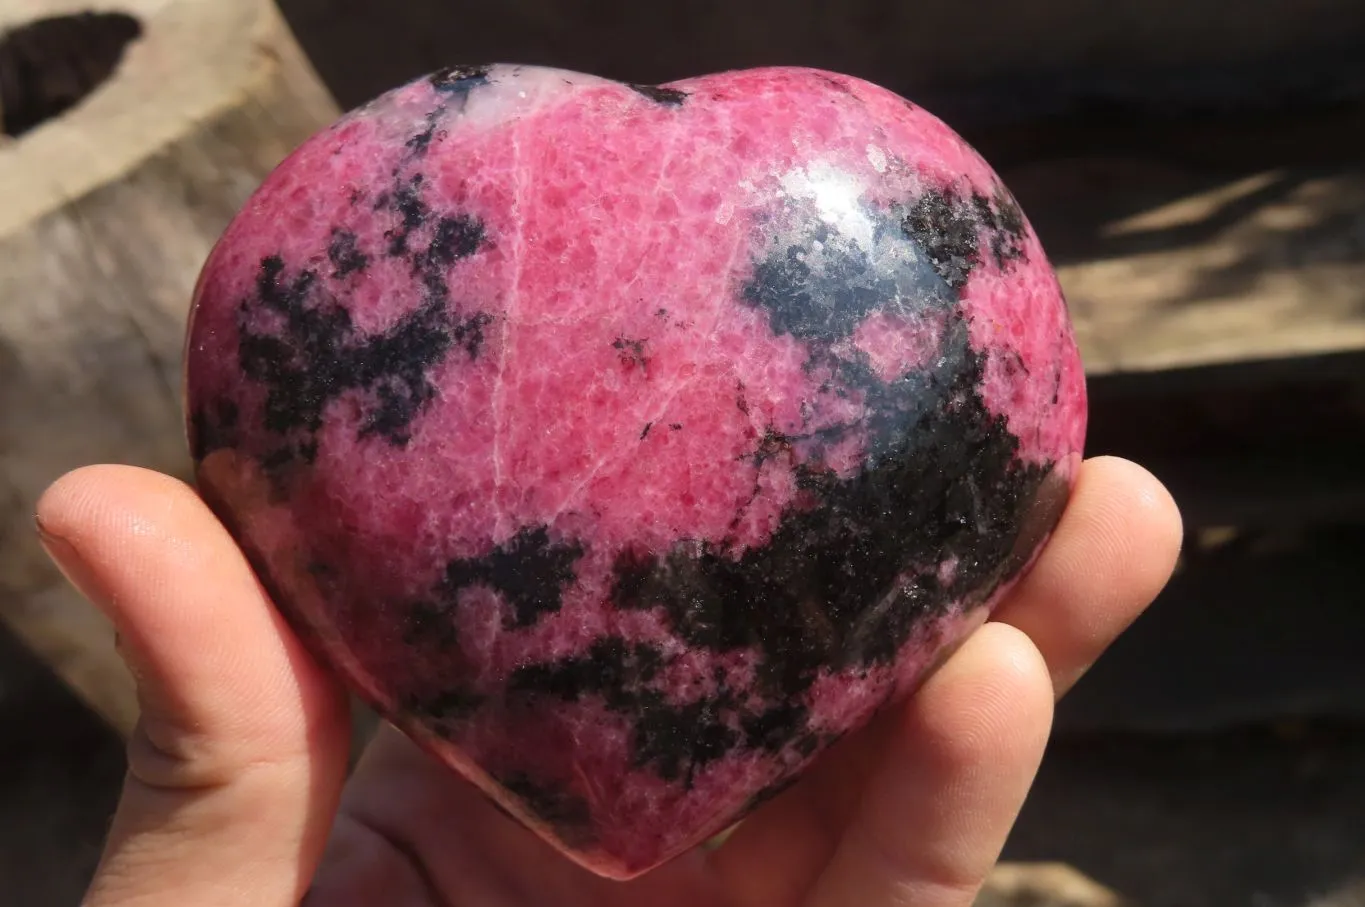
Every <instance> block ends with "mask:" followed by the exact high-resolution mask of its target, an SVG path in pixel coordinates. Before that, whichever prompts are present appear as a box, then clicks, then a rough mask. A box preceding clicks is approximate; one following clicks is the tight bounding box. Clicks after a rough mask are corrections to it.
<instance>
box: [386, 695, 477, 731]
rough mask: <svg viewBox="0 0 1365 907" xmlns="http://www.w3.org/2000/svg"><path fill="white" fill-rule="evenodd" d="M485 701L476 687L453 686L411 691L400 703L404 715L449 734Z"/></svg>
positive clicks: (429, 727)
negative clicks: (437, 690) (425, 690)
mask: <svg viewBox="0 0 1365 907" xmlns="http://www.w3.org/2000/svg"><path fill="white" fill-rule="evenodd" d="M484 701H485V699H484V697H483V696H481V695H480V694H478V693H476V692H474V691H473V690H469V689H465V688H463V687H451V688H448V689H444V690H441V691H440V692H438V693H414V694H410V695H408V696H407V697H405V698H404V699H403V700H402V701H401V702H399V704H398V707H399V709H400V710H401V711H402V713H403V714H404V715H407V716H409V717H412V718H416V719H419V720H420V721H421V722H422V724H423V726H425V727H426V728H428V729H430V730H433V731H435V732H436V733H438V734H441V735H442V736H445V737H447V738H449V737H452V736H454V735H455V734H456V732H457V730H458V728H459V727H460V725H461V724H462V723H463V722H465V721H467V720H468V719H469V717H470V716H471V715H473V714H474V713H475V712H476V711H477V710H478V709H479V707H480V706H481V705H483V703H484Z"/></svg>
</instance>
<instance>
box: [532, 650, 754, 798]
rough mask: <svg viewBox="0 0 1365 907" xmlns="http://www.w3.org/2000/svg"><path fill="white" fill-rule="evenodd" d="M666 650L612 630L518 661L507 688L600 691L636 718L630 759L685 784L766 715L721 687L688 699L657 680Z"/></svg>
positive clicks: (558, 693) (547, 692) (562, 695)
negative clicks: (582, 644)
mask: <svg viewBox="0 0 1365 907" xmlns="http://www.w3.org/2000/svg"><path fill="white" fill-rule="evenodd" d="M663 666H664V656H663V653H662V652H660V651H659V650H658V649H657V648H654V647H653V646H650V645H647V644H643V643H631V642H626V641H624V640H622V639H619V638H616V637H608V638H605V639H599V640H596V641H595V642H594V643H593V644H592V645H591V646H590V647H589V648H588V651H587V652H586V653H584V654H582V655H574V656H569V657H566V658H563V659H560V660H558V661H554V662H549V663H533V664H528V665H523V666H522V667H521V668H519V669H517V671H516V672H515V673H514V674H513V675H512V678H511V681H510V682H509V685H508V686H509V689H510V690H511V691H512V692H513V693H514V694H519V695H522V696H527V695H530V696H549V697H552V698H555V699H560V700H563V701H566V702H577V701H578V700H580V699H581V698H582V697H585V696H596V697H599V698H600V699H601V700H602V702H603V704H604V705H606V707H607V708H609V709H611V710H613V711H616V712H618V713H620V714H622V715H624V716H626V717H628V718H630V719H631V720H632V722H633V737H632V745H633V762H634V764H635V766H636V767H638V768H650V769H652V770H653V771H654V772H655V773H656V774H657V775H658V776H659V777H660V778H663V779H664V780H666V781H677V782H681V783H683V784H684V785H690V784H691V783H692V778H693V775H694V774H695V772H696V771H697V770H698V769H699V768H702V767H704V766H706V765H707V764H709V763H711V762H714V761H716V760H717V759H720V758H723V757H724V756H725V755H726V754H728V753H730V752H731V751H733V750H734V749H735V748H736V747H738V746H740V745H742V744H743V742H744V736H743V733H742V732H741V730H740V728H741V726H743V724H744V722H746V721H760V722H761V721H762V720H763V719H762V718H761V717H759V716H757V715H754V714H752V713H750V712H748V711H746V710H745V709H744V708H743V707H742V706H741V705H740V703H738V702H737V701H736V700H735V698H734V697H733V695H732V694H731V693H730V692H729V691H728V690H725V689H723V688H722V689H721V690H719V691H718V692H717V693H715V694H713V695H710V696H703V697H701V698H698V699H695V700H693V701H691V702H686V703H681V704H679V703H674V702H671V701H670V700H669V699H668V697H667V696H665V694H664V691H663V690H661V689H660V688H659V687H658V681H659V680H660V672H661V670H662V668H663Z"/></svg>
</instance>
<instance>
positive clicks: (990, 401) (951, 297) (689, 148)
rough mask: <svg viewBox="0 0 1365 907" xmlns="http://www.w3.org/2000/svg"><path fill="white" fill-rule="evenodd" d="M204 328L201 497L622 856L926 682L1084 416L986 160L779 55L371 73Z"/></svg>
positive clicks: (316, 610)
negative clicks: (697, 74) (581, 67)
mask: <svg viewBox="0 0 1365 907" xmlns="http://www.w3.org/2000/svg"><path fill="white" fill-rule="evenodd" d="M187 354H188V355H187V410H188V416H189V421H190V439H191V444H192V447H193V449H194V454H195V457H196V461H197V464H198V475H199V481H200V485H201V488H202V489H203V491H204V493H205V496H206V498H207V499H208V500H209V501H210V503H212V504H213V506H214V507H215V509H216V510H217V512H218V513H219V514H220V515H221V516H222V518H223V519H224V521H225V522H226V523H227V524H228V525H229V527H230V528H231V529H232V531H233V532H234V534H235V535H236V537H237V538H238V540H239V541H240V542H241V543H242V545H243V548H244V549H245V550H246V551H247V553H248V555H249V556H250V557H251V558H252V561H253V564H254V565H255V566H256V568H257V570H258V571H259V572H260V574H261V576H262V578H263V580H264V581H265V582H266V584H267V585H268V587H269V588H270V589H271V592H272V594H273V595H274V597H275V598H276V601H277V603H278V604H279V606H280V607H281V609H282V610H283V611H284V612H285V614H286V615H287V616H288V617H289V618H290V620H291V622H292V623H293V624H294V625H295V627H296V628H297V629H298V630H299V631H300V632H301V633H302V634H303V635H304V636H305V638H307V639H308V640H309V642H310V644H311V645H312V646H313V649H314V651H315V652H317V653H318V655H319V657H321V658H323V659H325V660H326V661H327V662H329V663H330V664H331V665H333V666H334V667H335V668H336V669H337V670H338V671H339V672H340V673H341V674H342V675H343V676H344V677H345V678H346V679H347V681H348V682H349V683H350V684H351V685H352V686H353V687H354V688H355V689H356V690H357V691H358V692H360V693H362V694H363V695H364V696H365V697H366V698H367V699H368V700H370V701H371V702H372V703H374V704H375V705H376V706H377V707H378V708H379V709H380V710H381V711H382V712H383V713H384V714H385V715H386V716H387V717H389V718H390V719H391V720H393V721H394V722H395V723H396V724H397V725H398V726H399V727H401V728H403V729H404V730H406V731H407V732H408V733H409V734H410V735H411V736H412V737H413V738H414V739H415V740H417V741H418V742H419V743H420V744H422V745H423V746H424V747H425V748H426V749H428V750H429V751H430V752H432V753H433V754H434V755H436V756H437V757H438V758H441V759H442V760H443V761H445V762H446V763H447V764H449V765H450V766H452V767H453V768H455V769H456V770H458V771H460V772H461V773H462V774H464V775H465V776H466V777H468V778H470V779H471V780H472V781H474V782H475V783H476V784H478V785H479V786H480V787H481V788H483V789H484V790H485V791H486V792H487V793H488V794H489V795H490V796H492V797H493V798H494V799H496V800H498V801H499V802H500V803H502V804H503V805H504V806H505V807H506V808H507V809H508V810H509V811H510V812H512V813H513V814H514V815H516V816H517V817H518V818H520V819H521V820H522V821H523V822H525V823H526V824H528V825H529V826H531V827H532V828H534V829H535V830H536V831H537V832H538V833H540V834H542V835H544V836H545V837H546V838H547V839H549V840H550V841H551V842H552V843H554V844H556V846H558V847H560V848H561V849H563V850H564V851H565V852H566V854H568V855H569V856H570V857H572V858H574V859H576V860H578V861H579V862H581V863H583V864H584V865H586V866H588V867H589V868H591V869H593V870H594V871H597V872H600V873H602V874H605V875H610V876H614V877H618V878H625V877H629V876H632V875H635V874H638V873H639V872H642V871H644V870H647V869H649V868H650V867H652V866H654V865H657V864H658V863H660V862H662V861H663V860H666V859H668V858H670V857H672V856H674V855H676V854H677V853H679V852H681V851H683V850H685V849H687V848H688V847H690V846H692V845H695V844H696V843H698V842H699V841H701V840H703V839H704V838H706V837H707V836H709V835H710V834H712V833H714V832H716V831H718V830H720V829H721V828H723V827H724V826H726V825H728V824H729V823H731V822H732V821H734V820H735V819H736V818H737V817H738V816H740V815H742V814H743V813H744V812H745V811H746V810H748V809H750V808H752V807H753V806H754V805H755V804H756V803H757V802H758V801H760V800H761V799H762V798H764V797H766V796H768V795H769V794H771V793H773V792H775V791H776V790H778V789H779V788H780V787H781V786H783V785H784V784H786V783H789V782H790V780H792V779H793V778H794V777H796V776H797V774H798V773H799V772H800V770H801V769H802V768H804V766H805V765H807V764H808V763H809V762H810V761H811V760H812V759H814V758H815V757H816V756H818V754H819V753H820V752H821V751H823V750H824V749H825V748H826V747H827V746H828V745H829V744H830V743H831V742H833V741H834V740H836V739H838V738H839V737H840V736H842V735H843V734H845V733H847V732H849V731H851V730H854V729H856V728H857V727H859V726H861V725H862V724H863V723H865V722H866V720H867V719H868V718H869V717H870V716H871V715H872V714H873V713H874V712H875V711H876V710H877V709H878V708H881V707H883V706H884V705H885V704H886V703H887V702H889V701H892V700H894V699H895V698H897V697H899V696H901V695H904V694H905V693H907V692H908V691H909V690H911V689H912V688H913V687H914V685H915V684H916V683H918V681H919V680H920V679H921V678H922V677H923V674H924V672H925V671H926V670H927V669H928V668H929V666H931V665H932V664H933V663H934V662H935V660H936V659H937V657H938V656H939V654H940V653H941V651H943V650H944V648H945V647H949V646H951V645H953V644H954V643H955V642H956V641H958V640H960V638H961V637H962V635H963V633H965V632H966V631H967V630H968V629H969V628H970V627H972V626H974V625H975V624H976V623H978V622H979V621H980V620H981V619H982V618H983V617H984V615H985V614H986V613H988V612H989V610H990V608H991V607H993V605H994V603H995V602H996V601H998V600H999V598H1000V596H1001V595H1003V594H1004V593H1005V592H1006V591H1007V590H1008V589H1009V588H1010V586H1011V585H1012V583H1013V582H1015V581H1016V580H1017V578H1018V577H1019V576H1020V575H1022V572H1023V571H1024V570H1025V569H1026V568H1027V565H1028V563H1029V562H1030V561H1031V559H1032V558H1033V557H1034V556H1035V555H1036V552H1037V550H1038V548H1039V547H1040V546H1041V544H1042V542H1043V541H1044V540H1045V538H1046V537H1047V534H1048V533H1049V532H1050V530H1051V528H1052V525H1053V523H1054V522H1055V519H1056V517H1057V515H1058V513H1059V512H1060V507H1061V505H1062V504H1063V503H1064V501H1065V498H1066V494H1067V490H1068V489H1069V487H1070V484H1071V482H1072V479H1073V474H1074V469H1075V464H1076V462H1077V460H1078V457H1079V453H1080V450H1081V446H1082V441H1083V436H1084V429H1085V389H1084V381H1083V376H1082V371H1081V367H1080V363H1079V359H1078V356H1077V353H1076V348H1075V345H1074V341H1073V338H1072V333H1071V328H1070V324H1069V320H1068V317H1067V313H1066V308H1065V303H1064V302H1063V300H1062V296H1061V292H1060V290H1059V288H1058V285H1057V281H1056V278H1055V276H1054V275H1053V273H1052V270H1051V268H1050V267H1049V266H1048V264H1047V261H1046V257H1045V255H1044V253H1043V250H1042V248H1041V246H1040V244H1039V242H1038V239H1037V237H1036V236H1035V235H1034V233H1033V231H1032V229H1031V228H1030V227H1029V225H1028V223H1027V221H1026V220H1025V219H1024V217H1023V215H1022V213H1021V212H1020V211H1019V209H1018V207H1017V206H1016V205H1015V204H1014V202H1013V200H1012V199H1011V198H1010V197H1009V194H1008V192H1007V191H1006V190H1005V188H1004V187H1003V186H1002V185H1000V183H999V181H998V180H997V179H996V177H995V176H994V174H993V173H992V171H991V170H990V169H989V167H988V166H987V165H986V164H985V162H983V161H982V160H981V159H980V158H979V156H977V155H976V154H975V153H974V152H973V151H972V150H971V149H970V148H968V147H967V146H966V145H965V144H963V143H962V141H961V140H960V139H959V138H958V137H957V136H956V135H954V134H953V133H952V132H951V131H950V130H948V128H947V127H946V126H944V125H943V124H942V123H940V122H939V121H938V120H936V119H935V118H933V117H932V116H931V115H930V114H928V113H926V112H925V111H923V110H921V109H919V108H917V107H915V106H913V105H910V104H908V103H907V102H905V101H904V100H902V99H900V98H898V97H896V96H895V95H893V94H891V93H889V92H886V91H884V90H883V89H880V88H877V87H875V86H872V85H868V84H867V83H863V82H859V81H857V80H854V79H850V78H847V77H842V76H835V75H831V74H826V73H820V72H816V71H812V70H801V69H767V70H752V71H747V72H739V73H728V74H722V75H717V76H709V77H705V78H700V79H693V80H687V81H684V82H679V83H676V84H674V85H671V86H667V87H664V88H652V87H643V86H626V85H622V84H619V83H615V82H610V81H607V80H602V79H597V78H593V77H589V76H583V75H578V74H572V73H565V72H561V71H557V70H548V69H538V68H534V67H492V68H464V69H456V70H449V71H446V72H444V73H439V74H436V75H435V76H433V77H431V78H430V79H424V80H421V81H418V82H414V83H412V84H411V85H408V86H405V87H403V88H400V89H398V90H396V91H394V92H391V93H390V94H388V95H386V96H384V97H382V98H380V99H378V100H376V101H374V102H372V103H371V104H369V105H367V106H366V107H363V108H361V109H359V110H358V111H356V112H354V113H352V114H350V115H348V116H347V117H345V118H344V119H343V120H341V121H340V122H339V123H338V124H336V125H335V126H334V127H332V128H331V129H329V130H326V131H324V132H323V133H321V134H319V135H318V136H317V137H315V138H314V139H313V140H311V141H310V142H308V143H307V144H305V145H304V146H303V147H302V148H300V149H299V150H298V151H297V152H296V153H295V154H294V155H293V156H291V157H290V159H289V160H287V161H286V162H285V163H284V164H283V165H281V167H280V168H279V169H278V170H277V171H276V172H275V173H274V174H273V175H272V176H271V177H270V178H269V179H268V180H267V182H266V183H265V185H264V186H262V188H261V189H260V191H259V192H258V193H257V194H256V195H255V196H254V197H253V199H252V200H251V201H250V203H249V204H248V205H247V206H246V208H245V209H244V210H243V211H242V212H241V213H240V214H239V216H238V217H237V218H236V219H235V220H234V221H233V223H232V224H231V226H230V227H229V228H228V230H227V232H226V233H225V235H224V237H223V239H222V241H221V242H220V244H219V245H218V247H217V248H216V249H215V251H214V253H213V255H212V256H211V258H210V260H209V262H208V264H207V265H206V267H205V269H204V273H203V275H202V278H201V281H200V285H199V288H198V291H197V294H196V299H195V309H194V315H193V320H192V323H191V327H190V332H189V338H188V346H187Z"/></svg>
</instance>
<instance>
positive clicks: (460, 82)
mask: <svg viewBox="0 0 1365 907" xmlns="http://www.w3.org/2000/svg"><path fill="white" fill-rule="evenodd" d="M492 70H493V67H491V66H447V67H445V68H444V69H439V70H437V71H436V72H434V73H432V74H431V75H430V76H428V77H427V81H428V82H430V83H431V87H432V88H435V89H436V90H437V91H439V92H441V93H443V94H452V95H465V94H469V92H470V91H472V90H473V89H475V88H478V87H479V86H480V85H487V84H488V74H489V73H490V72H492Z"/></svg>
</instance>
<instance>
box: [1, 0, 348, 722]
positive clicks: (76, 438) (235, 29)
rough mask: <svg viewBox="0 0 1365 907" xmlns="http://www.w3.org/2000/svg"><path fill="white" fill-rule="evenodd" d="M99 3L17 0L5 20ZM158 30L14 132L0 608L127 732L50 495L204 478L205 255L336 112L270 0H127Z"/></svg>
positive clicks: (128, 715) (6, 244)
mask: <svg viewBox="0 0 1365 907" xmlns="http://www.w3.org/2000/svg"><path fill="white" fill-rule="evenodd" d="M87 8H89V4H88V2H86V0H3V2H0V30H5V29H7V28H10V27H13V26H16V25H20V24H22V23H24V22H27V21H31V20H33V19H38V18H42V17H47V16H54V15H62V14H69V13H76V12H80V11H83V10H85V9H87ZM119 8H120V9H121V10H122V11H125V12H128V13H131V14H133V15H135V16H138V17H139V18H140V19H141V22H142V26H143V34H142V37H141V38H140V39H138V40H137V41H135V42H134V43H133V44H131V45H129V47H128V49H127V52H126V54H125V56H124V58H123V61H122V64H121V65H120V67H119V68H118V69H117V70H116V71H115V73H114V75H113V77H112V78H111V79H110V80H109V81H108V82H106V83H105V84H104V85H103V86H102V87H100V88H99V89H97V90H96V91H95V92H94V93H93V94H91V95H90V96H89V97H87V98H86V99H85V101H84V102H82V103H81V104H80V105H78V106H77V107H75V108H73V109H71V110H69V111H68V112H67V113H65V114H64V115H62V116H59V117H57V118H55V119H52V120H49V121H48V122H46V123H44V124H43V125H41V126H38V127H37V128H35V129H34V130H32V131H31V132H28V133H26V134H25V135H23V136H22V137H20V138H19V139H17V140H15V141H12V142H8V143H5V144H2V145H0V199H3V202H2V203H0V616H3V619H4V620H5V621H7V622H8V624H9V625H10V626H11V627H12V628H13V629H14V631H15V632H16V634H17V635H18V636H19V637H20V638H21V639H22V640H23V641H24V642H25V643H26V644H27V645H28V646H30V647H31V648H32V649H34V650H35V651H36V652H37V653H38V654H39V655H40V656H41V657H43V658H44V659H45V660H46V661H47V662H48V663H49V664H50V665H52V666H53V668H54V669H55V670H56V671H57V673H58V674H59V675H61V677H62V678H63V679H64V680H65V681H66V682H67V683H68V684H70V685H71V686H72V687H73V688H74V689H75V690H76V691H77V692H78V693H79V694H80V695H81V696H82V697H83V698H84V699H85V701H86V702H87V703H89V704H90V705H91V706H92V707H93V708H94V709H95V710H96V711H97V712H98V713H99V714H100V715H101V716H103V717H104V718H105V719H107V720H108V721H109V722H110V723H112V724H113V725H114V726H115V727H116V728H117V729H119V730H120V731H123V732H125V733H126V732H127V731H128V730H129V729H130V728H131V726H132V724H133V722H134V720H135V718H136V708H135V701H134V696H133V689H132V684H131V682H130V680H129V678H128V676H127V674H126V672H125V670H124V668H123V666H122V664H121V663H120V662H119V660H118V658H117V657H116V655H115V653H114V650H113V645H112V633H111V631H110V628H109V626H108V624H107V622H106V621H105V620H104V618H103V617H102V616H101V615H100V614H98V613H97V612H96V611H94V609H92V608H91V607H90V606H89V605H87V604H86V603H85V602H84V601H83V600H82V599H80V598H79V596H77V595H76V593H74V592H73V591H71V590H70V589H69V588H68V587H67V586H66V585H65V583H64V582H63V581H62V579H61V578H60V576H59V575H58V573H57V572H56V570H55V569H53V568H52V567H51V566H50V565H49V563H48V561H47V559H46V557H45V556H44V555H43V553H42V551H41V549H40V547H39V545H38V544H37V541H36V539H35V537H34V532H33V508H34V504H35V502H36V500H37V497H38V495H39V494H40V493H41V492H42V490H43V488H44V487H46V486H47V484H48V483H50V482H51V481H52V480H53V479H55V478H57V477H58V475H60V474H61V473H62V472H64V471H66V470H68V469H71V468H74V467H78V466H81V465H84V464H89V463H98V462H117V463H129V464H136V465H140V466H146V467H150V468H153V469H159V470H163V471H165V472H169V473H171V474H173V475H177V476H180V477H182V478H183V477H187V476H188V456H187V454H186V451H185V444H184V433H183V430H182V427H181V415H180V359H181V347H182V344H183V331H184V322H185V317H186V315H187V314H188V304H189V300H190V296H191V292H192V290H193V286H194V281H195V279H196V277H197V276H198V272H199V268H200V266H201V264H202V263H203V261H204V259H205V257H206V256H207V254H208V252H209V249H210V248H211V246H212V244H213V242H214V241H215V240H216V239H217V237H218V235H219V234H220V232H221V231H222V229H223V228H224V227H225V226H226V224H227V222H228V220H229V218H230V217H231V216H232V214H233V213H234V212H235V211H236V210H237V209H238V208H239V207H240V205H241V204H242V203H243V202H244V201H245V200H246V198H247V196H248V195H249V193H250V192H251V191H252V190H253V189H254V188H255V187H256V186H257V185H258V184H259V182H260V181H261V179H262V178H264V176H265V175H266V174H267V173H268V172H269V171H270V169H271V168H272V167H273V166H274V165H275V164H276V163H278V162H279V161H280V160H281V159H282V158H283V157H284V156H285V155H286V154H287V153H288V152H289V151H290V150H291V149H292V148H294V147H295V146H296V145H297V144H298V143H299V142H301V141H302V140H303V139H305V138H306V137H307V136H308V135H310V134H311V133H313V132H314V131H316V130H317V129H319V128H320V127H322V126H323V125H325V124H326V123H328V122H330V121H331V120H332V119H334V118H335V116H336V115H337V110H336V107H335V105H334V103H333V101H332V99H331V97H330V95H329V94H328V93H327V91H326V90H325V89H324V88H323V86H322V85H321V83H320V81H319V80H318V78H317V76H316V75H315V74H314V72H313V70H312V68H311V66H310V64H309V63H308V62H307V61H306V59H305V58H304V57H303V55H302V53H301V52H300V51H299V50H298V47H297V45H296V44H295V42H294V39H293V37H292V36H291V34H290V33H289V31H288V29H287V28H286V27H285V26H284V24H283V21H282V20H281V18H280V17H279V15H278V12H277V10H276V9H275V7H274V5H273V3H271V2H268V0H123V2H121V3H120V4H119Z"/></svg>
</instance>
